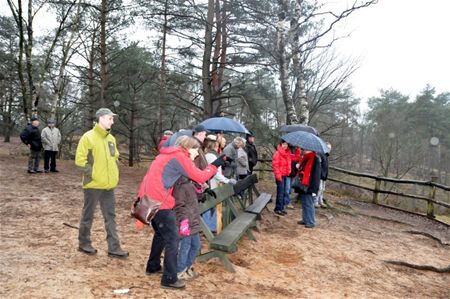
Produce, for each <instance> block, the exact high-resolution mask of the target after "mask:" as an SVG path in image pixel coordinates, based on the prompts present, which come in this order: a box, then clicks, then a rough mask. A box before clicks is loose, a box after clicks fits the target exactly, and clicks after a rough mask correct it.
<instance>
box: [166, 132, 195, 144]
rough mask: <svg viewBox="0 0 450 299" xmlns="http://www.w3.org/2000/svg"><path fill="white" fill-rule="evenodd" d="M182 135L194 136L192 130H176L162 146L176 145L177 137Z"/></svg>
mask: <svg viewBox="0 0 450 299" xmlns="http://www.w3.org/2000/svg"><path fill="white" fill-rule="evenodd" d="M181 136H192V130H180V131H178V132H176V133H175V134H173V135H172V136H170V137H169V138H168V139H167V140H166V142H164V143H163V145H161V148H165V147H169V146H175V142H176V141H177V138H178V137H181Z"/></svg>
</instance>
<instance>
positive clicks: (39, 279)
mask: <svg viewBox="0 0 450 299" xmlns="http://www.w3.org/2000/svg"><path fill="white" fill-rule="evenodd" d="M25 152H26V151H25ZM23 153H24V146H22V145H20V144H19V142H18V141H17V140H15V141H14V142H13V143H12V144H5V143H3V142H0V213H1V215H0V225H1V228H0V229H1V231H0V232H1V243H0V297H1V298H450V274H449V273H436V272H433V271H424V270H416V269H411V268H408V267H404V266H397V265H391V264H387V263H385V262H384V261H385V260H399V261H404V262H408V263H411V264H417V265H430V266H434V267H437V268H444V267H448V266H449V265H450V246H449V245H448V244H449V243H450V229H449V228H448V227H446V226H443V225H441V224H438V223H435V222H433V221H430V220H427V219H426V218H423V217H418V216H413V215H410V214H406V213H402V212H397V211H393V210H390V209H385V208H382V207H377V206H373V205H371V204H369V203H363V202H358V201H355V200H352V199H349V198H340V197H338V196H337V195H336V194H337V193H334V192H330V193H328V194H327V199H328V201H329V202H330V203H331V204H332V206H333V207H334V208H328V209H319V210H318V211H317V223H318V226H317V227H316V228H315V229H306V228H304V227H303V226H299V225H298V224H297V220H299V214H300V209H299V208H298V206H297V207H296V209H295V210H290V211H289V214H288V215H287V216H285V217H279V216H276V215H275V214H273V212H272V209H273V203H270V204H269V210H270V211H264V213H263V219H262V221H261V223H260V224H259V226H260V231H259V232H255V233H254V235H255V237H256V239H257V242H253V241H251V240H249V239H247V238H246V237H244V238H243V239H242V240H241V241H240V242H239V243H238V251H237V252H236V253H234V254H232V255H230V259H231V261H232V262H233V264H235V265H236V267H235V268H236V273H228V272H226V271H225V270H224V268H223V267H222V265H221V264H220V262H219V261H218V260H217V259H212V260H210V261H208V262H207V263H196V265H195V268H196V271H198V272H199V273H200V277H199V278H197V279H196V280H194V281H190V282H188V285H187V288H186V289H185V290H183V291H172V290H163V289H161V288H160V287H159V282H160V277H158V276H151V277H149V276H146V275H145V274H144V271H145V264H146V260H147V256H148V253H149V248H150V242H151V239H152V230H151V229H150V228H145V229H144V230H139V231H138V230H136V229H135V228H134V221H133V220H132V219H131V218H130V216H129V207H130V200H131V199H132V197H133V196H134V195H135V194H136V191H137V188H138V184H139V182H140V180H141V178H142V177H143V174H144V172H145V171H146V169H144V168H142V169H134V168H128V167H125V166H123V167H121V181H120V184H119V186H118V188H117V190H116V200H117V206H116V213H117V224H118V230H119V234H120V236H121V241H122V243H123V244H122V245H123V248H124V249H126V250H128V251H129V252H130V257H129V258H128V259H127V260H117V259H112V258H109V257H108V256H107V245H106V240H105V232H104V227H103V220H102V217H101V215H100V213H97V215H96V218H95V221H94V225H93V230H92V238H93V245H94V246H95V247H96V248H97V249H98V250H99V252H98V254H97V255H96V256H87V255H84V254H82V253H80V252H78V250H77V248H78V242H77V229H75V228H72V227H69V226H67V225H65V224H64V223H66V224H69V225H72V226H75V227H76V226H78V224H79V216H80V211H81V207H82V198H83V193H82V189H81V176H80V173H79V172H78V170H77V169H76V168H75V166H74V164H73V161H58V168H59V170H60V171H61V172H60V173H58V174H54V173H52V174H34V175H29V174H27V173H26V163H27V162H26V159H27V158H26V156H24V155H23ZM258 188H259V189H260V191H265V192H271V193H272V194H274V193H275V189H274V185H273V184H272V182H265V183H264V182H261V183H259V186H258ZM330 191H331V190H330ZM333 194H334V195H333ZM411 231H412V232H423V233H427V234H429V235H432V236H434V237H436V238H438V239H440V240H441V241H442V243H444V244H441V242H439V241H437V240H435V239H433V238H430V237H429V236H426V235H420V234H416V233H410V232H411ZM117 289H129V292H128V293H127V294H125V295H115V294H114V293H113V291H114V290H117Z"/></svg>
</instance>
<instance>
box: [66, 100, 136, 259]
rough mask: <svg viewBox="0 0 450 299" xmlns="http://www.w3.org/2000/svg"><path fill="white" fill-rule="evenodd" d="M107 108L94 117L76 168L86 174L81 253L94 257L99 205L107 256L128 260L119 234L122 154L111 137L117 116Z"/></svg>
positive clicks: (80, 239) (101, 109) (77, 158)
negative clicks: (94, 223) (117, 189)
mask: <svg viewBox="0 0 450 299" xmlns="http://www.w3.org/2000/svg"><path fill="white" fill-rule="evenodd" d="M115 115H116V114H114V113H112V112H111V110H109V109H108V108H100V109H99V110H97V112H96V114H95V116H96V118H97V124H96V125H95V126H94V128H93V129H92V130H89V131H88V132H86V133H84V135H83V136H82V137H81V139H80V142H79V143H78V147H77V153H76V156H75V164H76V165H77V166H78V167H80V168H81V169H82V170H83V189H84V206H83V210H82V212H81V219H80V229H79V233H78V241H79V250H80V251H81V252H83V253H86V254H89V255H94V254H96V253H97V249H95V248H94V247H92V243H91V227H92V221H93V220H94V213H95V208H96V206H97V202H100V208H101V211H102V214H103V218H104V220H105V229H106V234H107V235H106V240H107V242H108V255H109V256H110V257H116V258H126V257H128V252H127V251H124V250H122V248H121V247H120V241H119V236H118V235H117V230H116V212H115V197H114V188H115V187H116V186H117V183H118V182H119V168H118V166H117V161H118V159H119V151H118V150H117V147H116V139H115V138H114V137H113V136H112V135H111V134H110V133H109V131H110V130H111V126H112V125H113V124H114V116H115Z"/></svg>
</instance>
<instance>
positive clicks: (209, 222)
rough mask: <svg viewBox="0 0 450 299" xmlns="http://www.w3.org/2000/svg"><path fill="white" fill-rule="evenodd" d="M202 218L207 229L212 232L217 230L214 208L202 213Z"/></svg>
mask: <svg viewBox="0 0 450 299" xmlns="http://www.w3.org/2000/svg"><path fill="white" fill-rule="evenodd" d="M202 218H203V220H204V221H205V223H206V226H208V227H209V229H210V230H211V231H212V232H216V231H217V211H216V208H211V209H209V210H208V211H206V212H205V213H203V214H202Z"/></svg>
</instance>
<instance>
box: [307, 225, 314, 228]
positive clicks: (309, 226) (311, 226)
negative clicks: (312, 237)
mask: <svg viewBox="0 0 450 299" xmlns="http://www.w3.org/2000/svg"><path fill="white" fill-rule="evenodd" d="M305 227H306V228H314V227H315V225H314V224H305Z"/></svg>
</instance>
